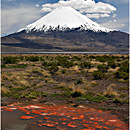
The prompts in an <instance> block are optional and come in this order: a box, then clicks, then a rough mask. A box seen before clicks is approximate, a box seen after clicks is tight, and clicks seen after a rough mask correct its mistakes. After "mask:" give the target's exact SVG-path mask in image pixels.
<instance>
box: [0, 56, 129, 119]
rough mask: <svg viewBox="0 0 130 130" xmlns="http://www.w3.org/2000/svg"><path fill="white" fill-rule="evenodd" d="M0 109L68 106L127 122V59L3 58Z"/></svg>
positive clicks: (115, 57) (125, 57) (74, 57)
mask: <svg viewBox="0 0 130 130" xmlns="http://www.w3.org/2000/svg"><path fill="white" fill-rule="evenodd" d="M1 60H2V61H1V71H2V72H1V92H2V94H1V95H2V105H7V104H11V103H14V102H22V103H44V104H62V105H63V104H68V105H71V106H73V107H78V106H81V105H82V106H87V107H92V108H97V109H102V110H111V112H112V113H114V114H117V115H118V117H119V118H121V119H122V120H124V121H128V117H129V116H128V103H129V55H123V54H2V56H1Z"/></svg>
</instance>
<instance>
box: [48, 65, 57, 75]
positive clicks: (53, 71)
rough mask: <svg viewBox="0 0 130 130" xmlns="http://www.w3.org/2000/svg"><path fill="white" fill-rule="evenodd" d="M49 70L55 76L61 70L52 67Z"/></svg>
mask: <svg viewBox="0 0 130 130" xmlns="http://www.w3.org/2000/svg"><path fill="white" fill-rule="evenodd" d="M48 70H49V71H50V73H51V74H54V73H55V72H57V71H58V70H59V68H58V66H51V67H49V68H48Z"/></svg>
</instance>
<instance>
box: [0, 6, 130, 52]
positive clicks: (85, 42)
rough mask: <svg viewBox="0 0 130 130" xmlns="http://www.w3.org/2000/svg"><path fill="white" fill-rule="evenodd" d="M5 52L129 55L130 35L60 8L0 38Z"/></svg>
mask: <svg viewBox="0 0 130 130" xmlns="http://www.w3.org/2000/svg"><path fill="white" fill-rule="evenodd" d="M1 42H2V43H1V45H2V52H42V51H43V52H47V51H50V52H52V51H58V52H59V51H60V52H63V51H64V52H67V51H78V52H79V51H81V52H128V46H129V35H128V34H127V33H124V32H121V31H118V30H112V29H107V28H104V27H102V26H100V25H99V24H97V23H95V22H93V21H92V20H90V19H89V18H87V17H86V16H84V15H82V14H81V13H79V12H78V11H76V10H74V9H73V8H71V7H62V8H57V9H55V10H54V11H52V12H51V13H49V14H47V15H46V16H44V17H42V18H41V19H39V20H37V21H36V22H34V23H32V24H30V25H28V26H27V27H25V28H22V29H20V30H19V31H18V32H16V33H13V34H10V35H8V36H5V37H2V38H1Z"/></svg>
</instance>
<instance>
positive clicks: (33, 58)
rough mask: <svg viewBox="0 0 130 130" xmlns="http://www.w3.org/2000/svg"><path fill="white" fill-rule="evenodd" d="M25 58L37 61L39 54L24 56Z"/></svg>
mask: <svg viewBox="0 0 130 130" xmlns="http://www.w3.org/2000/svg"><path fill="white" fill-rule="evenodd" d="M25 60H26V61H32V62H35V61H39V56H26V57H25Z"/></svg>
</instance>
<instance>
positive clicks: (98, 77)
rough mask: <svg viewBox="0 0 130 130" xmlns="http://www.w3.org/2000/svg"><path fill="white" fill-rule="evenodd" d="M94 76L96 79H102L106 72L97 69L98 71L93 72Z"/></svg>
mask: <svg viewBox="0 0 130 130" xmlns="http://www.w3.org/2000/svg"><path fill="white" fill-rule="evenodd" d="M92 75H93V77H94V79H95V80H100V79H103V78H104V76H105V74H104V73H103V72H102V71H101V70H97V71H94V72H93V73H92Z"/></svg>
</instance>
